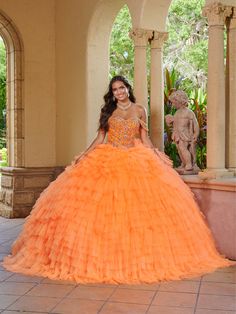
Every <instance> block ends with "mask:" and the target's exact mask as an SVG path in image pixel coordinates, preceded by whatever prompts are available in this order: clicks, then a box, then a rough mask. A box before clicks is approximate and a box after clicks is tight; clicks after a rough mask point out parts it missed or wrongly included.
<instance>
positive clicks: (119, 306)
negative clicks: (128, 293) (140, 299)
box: [99, 302, 148, 314]
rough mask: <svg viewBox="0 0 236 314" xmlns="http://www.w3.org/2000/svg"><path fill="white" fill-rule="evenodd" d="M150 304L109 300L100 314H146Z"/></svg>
mask: <svg viewBox="0 0 236 314" xmlns="http://www.w3.org/2000/svg"><path fill="white" fill-rule="evenodd" d="M147 308H148V305H143V304H128V303H118V302H117V303H116V302H108V303H106V304H105V305H104V307H103V308H102V310H101V312H99V314H145V313H146V311H147Z"/></svg>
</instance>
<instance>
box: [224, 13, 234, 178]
mask: <svg viewBox="0 0 236 314" xmlns="http://www.w3.org/2000/svg"><path fill="white" fill-rule="evenodd" d="M227 56H228V60H227V63H228V73H227V74H228V91H229V95H228V104H227V120H226V126H227V146H226V167H227V168H228V169H229V170H230V171H233V172H234V174H236V7H234V8H233V15H232V17H231V19H230V22H229V27H228V54H227Z"/></svg>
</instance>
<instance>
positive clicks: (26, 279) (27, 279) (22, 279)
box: [6, 273, 42, 283]
mask: <svg viewBox="0 0 236 314" xmlns="http://www.w3.org/2000/svg"><path fill="white" fill-rule="evenodd" d="M11 275H12V273H11ZM6 281H8V282H10V281H11V282H12V281H14V282H35V283H40V282H41V281H42V277H33V276H26V275H21V274H13V275H12V276H11V277H9V278H8V279H7V280H6Z"/></svg>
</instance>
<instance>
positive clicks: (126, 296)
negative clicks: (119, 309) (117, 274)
mask: <svg viewBox="0 0 236 314" xmlns="http://www.w3.org/2000/svg"><path fill="white" fill-rule="evenodd" d="M154 294H155V292H154V291H148V290H135V289H124V288H118V289H117V290H115V292H114V294H113V295H112V296H111V298H110V299H109V301H116V302H126V303H136V304H150V302H151V300H152V298H153V296H154Z"/></svg>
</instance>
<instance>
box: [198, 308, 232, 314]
mask: <svg viewBox="0 0 236 314" xmlns="http://www.w3.org/2000/svg"><path fill="white" fill-rule="evenodd" d="M234 313H235V311H233V312H232V311H218V310H217V311H216V310H206V309H199V310H198V309H197V310H196V312H195V314H234Z"/></svg>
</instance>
